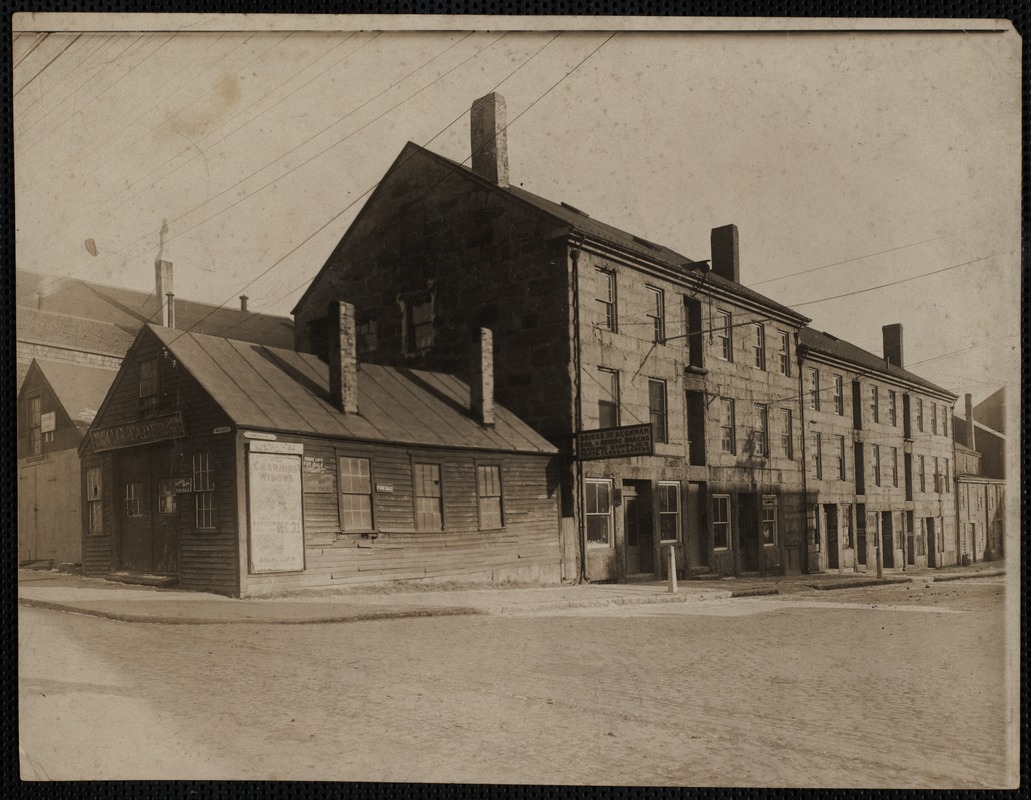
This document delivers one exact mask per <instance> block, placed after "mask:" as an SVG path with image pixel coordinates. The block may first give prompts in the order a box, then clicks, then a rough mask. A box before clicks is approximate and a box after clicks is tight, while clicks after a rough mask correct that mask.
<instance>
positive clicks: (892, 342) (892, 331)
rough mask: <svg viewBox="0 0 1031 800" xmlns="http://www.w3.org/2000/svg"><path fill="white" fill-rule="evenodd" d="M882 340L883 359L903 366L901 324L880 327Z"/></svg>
mask: <svg viewBox="0 0 1031 800" xmlns="http://www.w3.org/2000/svg"><path fill="white" fill-rule="evenodd" d="M881 336H882V337H883V340H884V360H885V361H887V362H888V363H889V364H894V365H895V366H896V367H904V366H905V362H904V361H903V358H902V326H901V325H900V324H899V323H897V322H896V323H895V324H894V325H885V326H884V327H882V328H881Z"/></svg>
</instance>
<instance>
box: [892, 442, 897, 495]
mask: <svg viewBox="0 0 1031 800" xmlns="http://www.w3.org/2000/svg"><path fill="white" fill-rule="evenodd" d="M891 485H892V486H898V485H899V449H898V448H897V447H893V448H891Z"/></svg>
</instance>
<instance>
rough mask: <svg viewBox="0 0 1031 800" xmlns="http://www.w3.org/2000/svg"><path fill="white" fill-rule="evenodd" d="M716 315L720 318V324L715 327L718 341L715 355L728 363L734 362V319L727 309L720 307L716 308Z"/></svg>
mask: <svg viewBox="0 0 1031 800" xmlns="http://www.w3.org/2000/svg"><path fill="white" fill-rule="evenodd" d="M716 316H717V317H718V318H719V319H720V320H721V324H720V325H719V326H717V328H716V338H717V339H719V341H720V347H719V352H718V353H717V357H718V358H720V359H722V360H723V361H726V362H727V363H728V364H733V363H734V321H733V315H732V314H731V313H730V312H729V311H723V310H722V309H719V308H717V309H716Z"/></svg>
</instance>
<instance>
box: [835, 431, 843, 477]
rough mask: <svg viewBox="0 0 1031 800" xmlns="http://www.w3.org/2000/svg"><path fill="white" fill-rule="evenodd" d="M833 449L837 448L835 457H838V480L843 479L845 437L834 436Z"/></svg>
mask: <svg viewBox="0 0 1031 800" xmlns="http://www.w3.org/2000/svg"><path fill="white" fill-rule="evenodd" d="M834 438H835V440H836V442H835V445H836V447H835V449H836V450H837V453H836V457H837V459H838V480H839V481H843V480H845V437H844V436H835V437H834Z"/></svg>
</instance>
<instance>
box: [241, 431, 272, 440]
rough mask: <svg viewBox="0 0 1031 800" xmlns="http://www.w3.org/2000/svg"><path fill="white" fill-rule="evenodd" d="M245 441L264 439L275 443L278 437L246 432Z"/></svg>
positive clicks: (270, 434)
mask: <svg viewBox="0 0 1031 800" xmlns="http://www.w3.org/2000/svg"><path fill="white" fill-rule="evenodd" d="M243 438H244V439H264V440H265V441H266V442H274V441H275V440H276V435H275V434H274V433H263V432H261V431H244V432H243Z"/></svg>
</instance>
